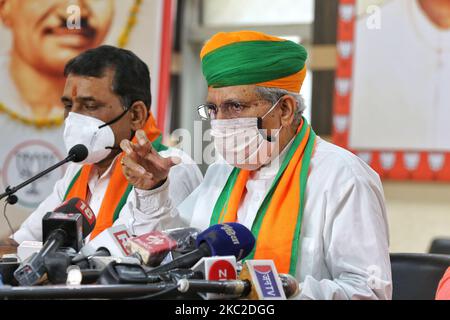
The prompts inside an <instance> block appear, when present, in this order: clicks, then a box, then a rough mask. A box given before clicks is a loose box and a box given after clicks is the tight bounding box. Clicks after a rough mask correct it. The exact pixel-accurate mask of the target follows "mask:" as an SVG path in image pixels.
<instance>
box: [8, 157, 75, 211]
mask: <svg viewBox="0 0 450 320" xmlns="http://www.w3.org/2000/svg"><path fill="white" fill-rule="evenodd" d="M75 157H76V155H74V154H71V155H69V156H68V157H67V158H65V159H64V160H62V161H60V162H58V163H56V164H54V165H53V166H51V167H50V168H48V169H46V170H44V171H42V172H40V173H38V174H37V175H35V176H34V177H31V178H30V179H28V180H27V181H25V182H22V183H21V184H19V185H17V186H15V187H11V186H8V187H6V189H5V192H4V193H2V194H1V195H0V200H2V199H3V198H6V202H8V203H9V204H10V205H14V204H16V203H17V201H19V198H18V197H17V196H16V195H15V193H16V192H17V191H19V190H20V189H22V188H24V187H26V186H27V185H29V184H30V183H32V182H34V181H36V180H37V179H39V178H40V177H42V176H45V175H46V174H48V173H50V172H52V171H53V170H55V169H57V168H59V167H60V166H62V165H63V164H66V163H67V162H70V161H72V160H73V159H74V158H75Z"/></svg>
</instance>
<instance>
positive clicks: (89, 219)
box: [54, 198, 96, 238]
mask: <svg viewBox="0 0 450 320" xmlns="http://www.w3.org/2000/svg"><path fill="white" fill-rule="evenodd" d="M54 212H60V213H80V214H81V215H82V217H83V238H86V237H87V236H88V235H89V234H90V233H91V232H92V230H94V227H95V221H96V219H95V214H94V211H92V209H91V208H90V207H89V205H88V204H87V203H86V202H85V201H84V200H82V199H80V198H72V199H69V200H67V201H65V202H63V203H62V204H61V205H60V206H59V207H57V208H56V209H55V210H54Z"/></svg>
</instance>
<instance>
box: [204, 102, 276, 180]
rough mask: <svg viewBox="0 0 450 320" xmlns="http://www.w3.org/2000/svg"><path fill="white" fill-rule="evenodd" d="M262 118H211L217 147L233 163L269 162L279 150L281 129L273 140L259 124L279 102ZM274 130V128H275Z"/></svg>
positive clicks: (244, 166) (254, 165)
mask: <svg viewBox="0 0 450 320" xmlns="http://www.w3.org/2000/svg"><path fill="white" fill-rule="evenodd" d="M278 102H279V100H278V101H277V103H275V104H274V105H273V106H272V108H270V110H269V111H268V112H267V113H266V114H265V115H264V116H262V117H261V118H235V119H225V120H211V129H212V130H211V136H213V137H214V146H215V148H216V151H217V152H218V153H220V155H222V157H223V158H224V159H225V161H226V162H227V163H228V164H230V165H231V166H233V167H236V168H240V169H244V170H250V171H253V170H258V169H259V168H260V167H262V166H263V165H266V164H268V163H270V162H271V161H272V160H273V159H274V158H275V157H276V156H277V155H278V154H279V147H280V146H279V139H278V136H279V133H280V131H281V128H279V129H278V130H277V133H276V134H275V135H272V136H271V138H270V141H269V140H268V139H267V138H265V137H264V136H263V135H262V134H261V130H260V129H259V124H260V123H261V121H262V119H263V118H264V117H266V116H267V115H268V114H269V113H270V112H271V111H272V110H273V109H274V108H275V107H276V105H277V104H278ZM272 131H273V130H272Z"/></svg>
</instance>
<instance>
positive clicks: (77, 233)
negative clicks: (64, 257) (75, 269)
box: [14, 198, 95, 286]
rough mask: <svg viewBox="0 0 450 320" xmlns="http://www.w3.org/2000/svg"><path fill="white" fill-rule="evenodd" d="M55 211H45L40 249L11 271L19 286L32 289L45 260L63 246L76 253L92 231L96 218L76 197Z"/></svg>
mask: <svg viewBox="0 0 450 320" xmlns="http://www.w3.org/2000/svg"><path fill="white" fill-rule="evenodd" d="M55 210H57V211H59V212H47V214H46V215H45V216H44V218H43V220H42V234H43V240H44V245H43V247H42V249H41V250H40V251H39V252H38V253H34V254H33V255H32V256H31V257H30V258H29V259H28V260H27V261H25V262H24V263H23V264H22V265H21V266H20V267H19V268H18V269H17V270H16V271H15V272H14V277H15V278H16V280H17V281H18V282H19V284H20V285H22V286H26V285H28V286H32V285H34V284H36V283H38V282H39V280H40V279H41V277H42V276H43V275H44V274H45V273H46V272H47V269H46V267H45V258H46V257H47V256H48V255H50V254H52V253H55V252H56V251H57V250H58V249H59V248H61V247H63V246H66V247H70V248H73V249H75V250H76V251H78V250H79V249H80V247H81V245H82V241H83V238H84V237H86V236H87V235H89V233H91V232H92V230H93V229H94V226H95V215H93V213H92V210H91V209H90V208H89V206H88V205H87V204H86V203H85V202H84V201H83V200H81V199H79V198H74V199H71V200H69V201H66V202H65V203H64V204H63V205H62V206H60V207H58V208H56V209H55ZM91 213H92V215H91ZM89 219H90V220H89Z"/></svg>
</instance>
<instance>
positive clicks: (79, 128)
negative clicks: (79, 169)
mask: <svg viewBox="0 0 450 320" xmlns="http://www.w3.org/2000/svg"><path fill="white" fill-rule="evenodd" d="M114 141H115V138H114V132H113V131H112V129H111V127H110V126H109V125H108V124H107V123H105V122H103V121H101V120H99V119H97V118H93V117H89V116H85V115H82V114H79V113H75V112H69V115H68V116H67V118H66V120H65V121H64V144H65V146H66V150H67V152H69V150H70V149H71V148H72V147H73V146H75V145H77V144H83V145H85V146H86V148H87V149H88V151H89V153H88V156H87V158H86V159H85V160H84V161H82V162H80V163H82V164H88V163H89V164H95V163H98V162H100V161H102V160H103V159H105V158H106V157H107V156H108V155H109V154H110V153H111V148H113V147H114Z"/></svg>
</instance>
